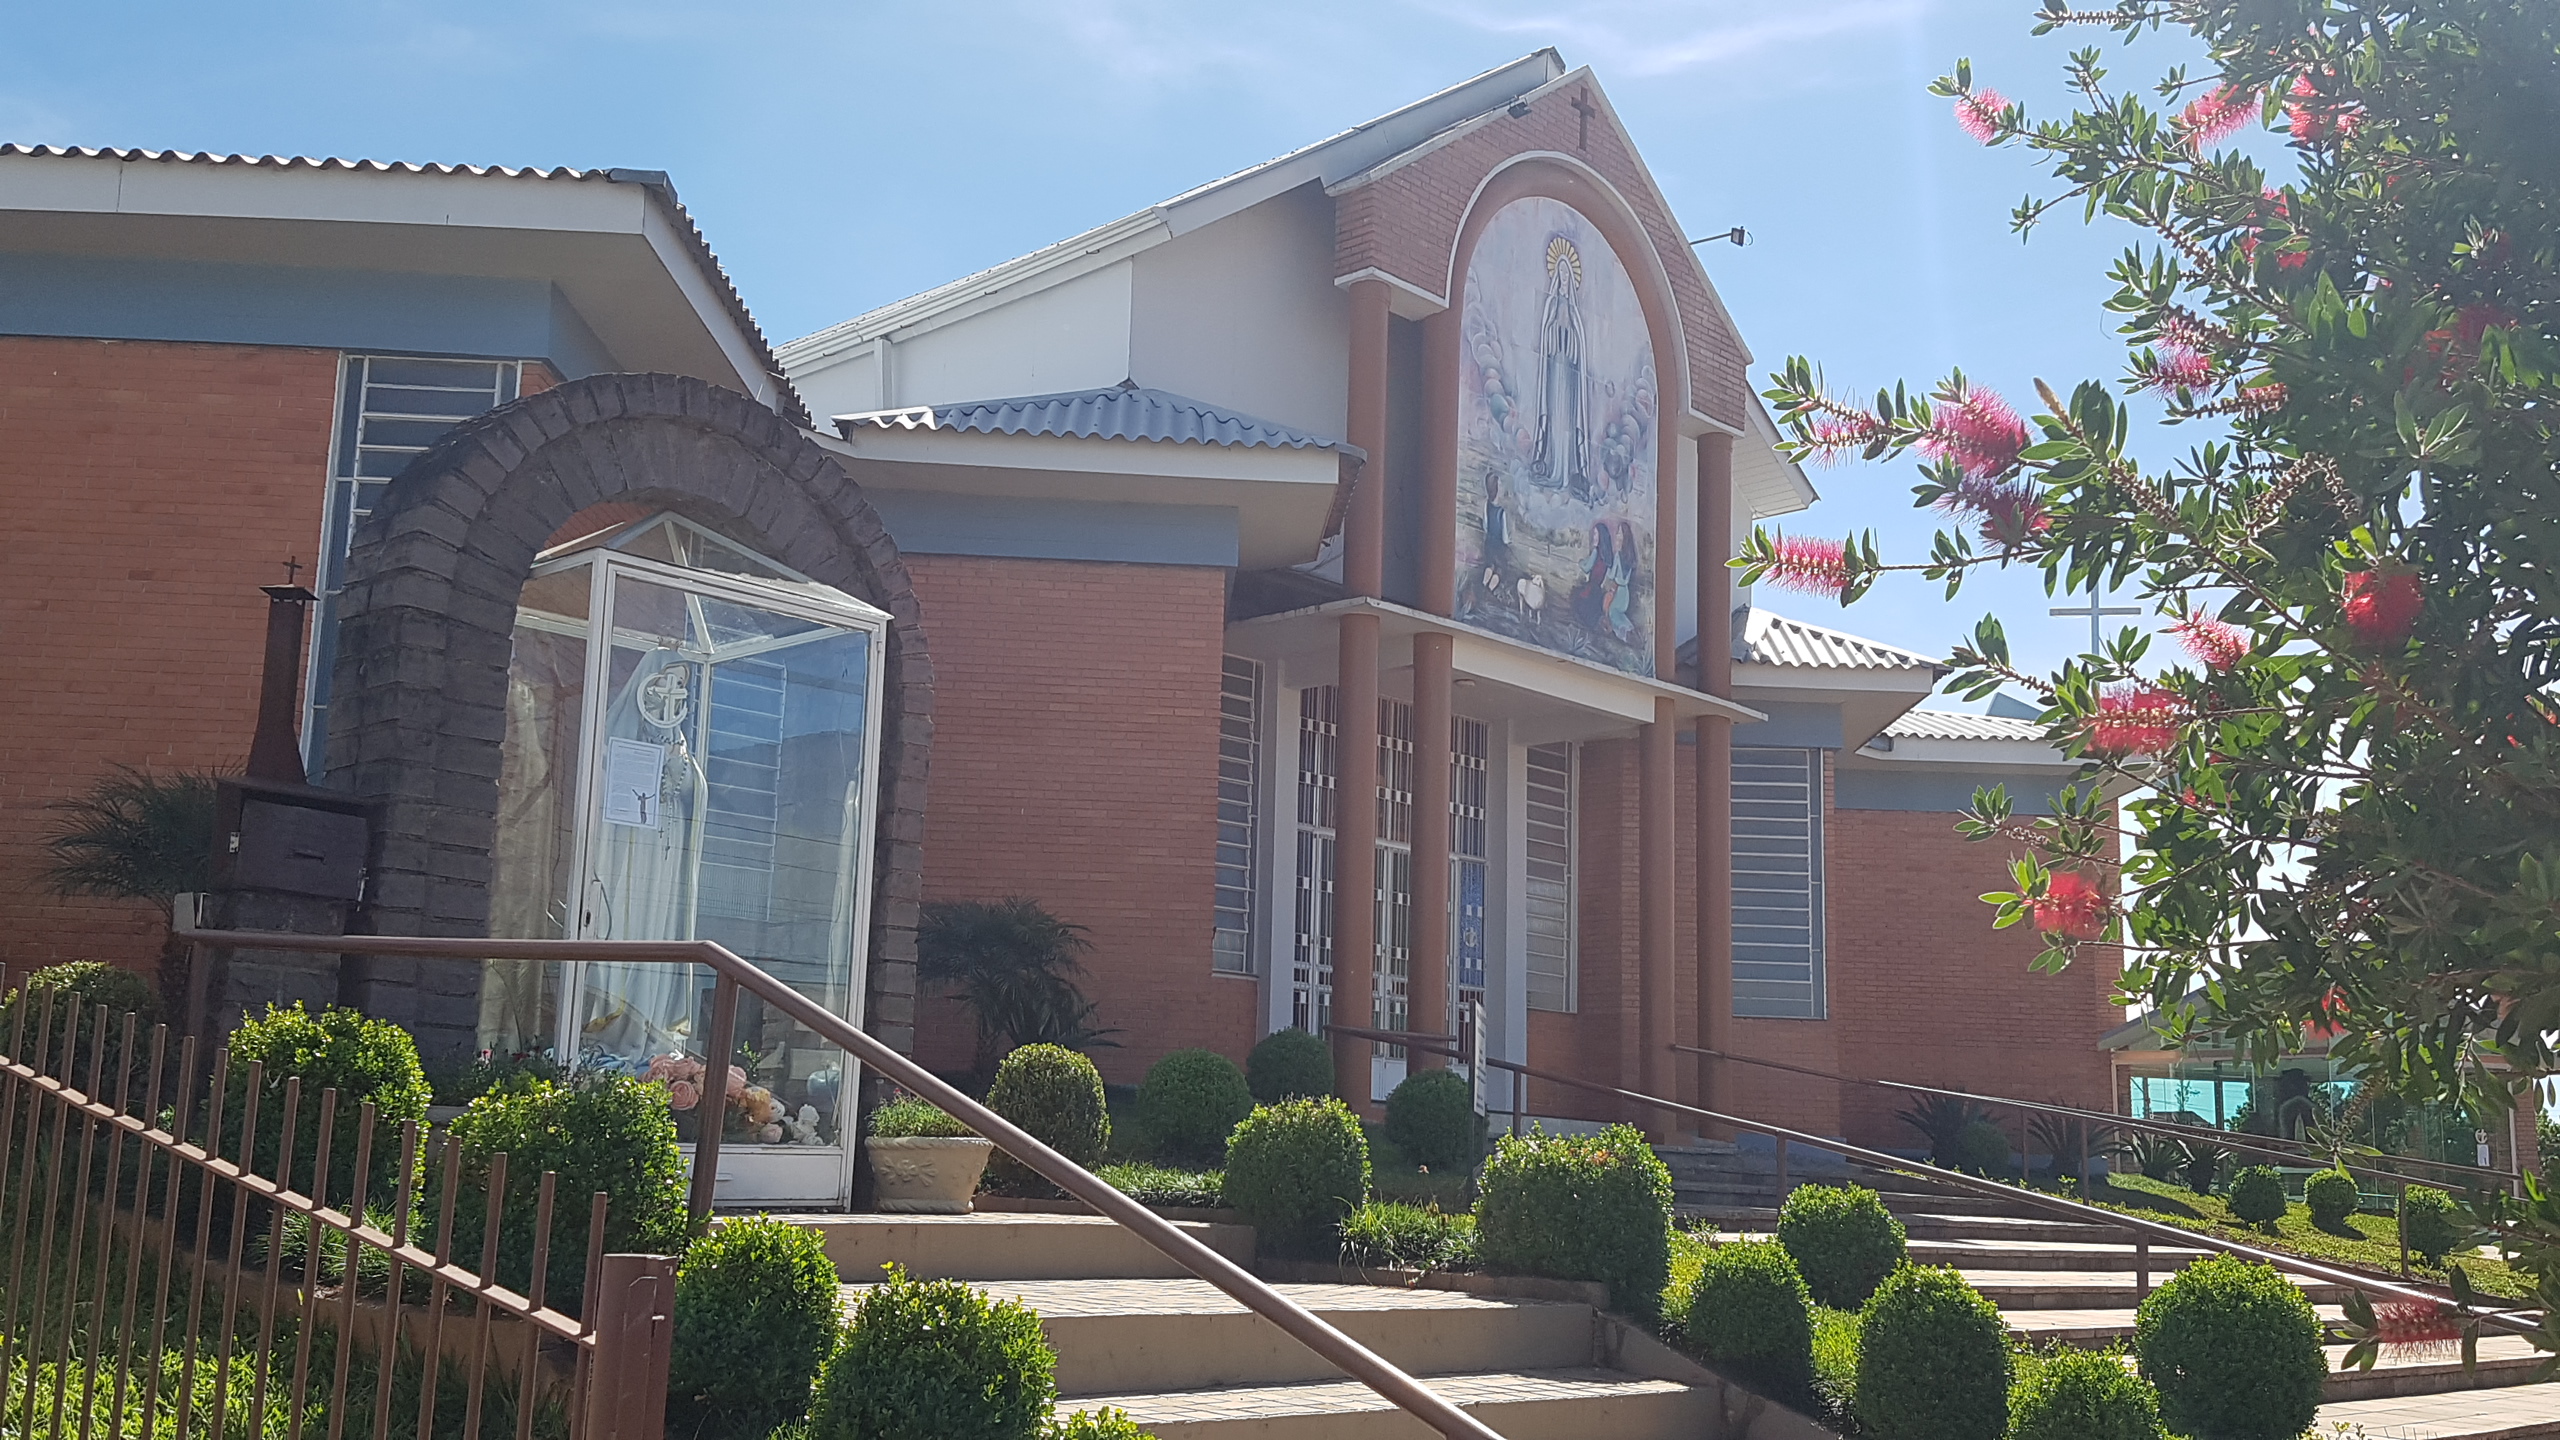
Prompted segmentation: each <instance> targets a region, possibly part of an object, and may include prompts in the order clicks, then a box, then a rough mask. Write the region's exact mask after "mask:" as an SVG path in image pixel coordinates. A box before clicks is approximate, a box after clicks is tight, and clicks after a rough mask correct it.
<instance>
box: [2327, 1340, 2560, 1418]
mask: <svg viewBox="0 0 2560 1440" xmlns="http://www.w3.org/2000/svg"><path fill="white" fill-rule="evenodd" d="M2346 1354H2347V1347H2346V1346H2344V1345H2332V1346H2330V1347H2329V1383H2328V1385H2327V1386H2326V1387H2325V1388H2324V1389H2323V1390H2322V1391H2321V1393H2322V1394H2323V1395H2324V1396H2325V1397H2327V1398H2328V1399H2329V1400H2330V1401H2333V1402H2334V1401H2342V1400H2379V1399H2392V1398H2405V1397H2409V1396H2416V1395H2444V1394H2450V1393H2453V1392H2455V1391H2463V1390H2496V1389H2502V1388H2506V1387H2510V1386H2520V1385H2524V1384H2526V1383H2527V1381H2529V1380H2530V1379H2531V1378H2532V1375H2533V1372H2534V1371H2536V1370H2538V1369H2540V1368H2541V1367H2542V1362H2543V1361H2544V1360H2545V1359H2547V1358H2548V1357H2547V1356H2545V1355H2544V1354H2543V1352H2541V1351H2539V1350H2536V1349H2534V1348H2533V1342H2532V1341H2531V1340H2528V1339H2526V1338H2525V1337H2524V1336H2522V1335H2484V1336H2482V1337H2480V1355H2479V1364H2478V1365H2476V1366H2474V1367H2473V1368H2472V1369H2471V1370H2469V1371H2468V1372H2466V1371H2465V1370H2464V1369H2463V1368H2462V1356H2461V1353H2460V1352H2459V1351H2452V1352H2448V1353H2444V1354H2414V1355H2413V1354H2408V1353H2405V1352H2404V1353H2401V1354H2393V1353H2391V1352H2390V1351H2384V1352H2383V1354H2382V1358H2381V1359H2379V1360H2377V1361H2375V1362H2374V1366H2373V1368H2372V1369H2370V1370H2342V1369H2340V1368H2339V1363H2340V1362H2341V1361H2343V1360H2344V1359H2345V1358H2346ZM2533 1388H2534V1389H2535V1390H2537V1391H2540V1392H2542V1393H2541V1396H2540V1398H2541V1399H2542V1400H2543V1402H2544V1403H2545V1404H2547V1405H2549V1406H2550V1407H2551V1414H2552V1415H2553V1416H2554V1417H2555V1418H2560V1385H2550V1384H2544V1385H2536V1386H2534V1387H2533Z"/></svg>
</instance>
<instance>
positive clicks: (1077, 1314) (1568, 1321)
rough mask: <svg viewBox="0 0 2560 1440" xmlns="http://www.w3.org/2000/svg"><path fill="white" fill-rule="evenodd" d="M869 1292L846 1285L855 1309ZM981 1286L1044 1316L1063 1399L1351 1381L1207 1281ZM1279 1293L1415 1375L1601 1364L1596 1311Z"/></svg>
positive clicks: (1328, 1288) (1339, 1290)
mask: <svg viewBox="0 0 2560 1440" xmlns="http://www.w3.org/2000/svg"><path fill="white" fill-rule="evenodd" d="M866 1288H867V1287H864V1286H859V1285H848V1286H846V1287H845V1290H846V1303H847V1306H848V1308H850V1306H851V1305H852V1304H853V1303H854V1302H855V1300H856V1299H858V1297H859V1296H860V1294H861V1292H862V1291H863V1290H864V1289H866ZM979 1288H981V1289H983V1290H985V1291H987V1292H988V1293H989V1294H991V1295H995V1296H998V1297H1000V1298H1005V1299H1012V1300H1019V1301H1021V1302H1022V1303H1023V1304H1025V1305H1028V1306H1030V1307H1031V1308H1032V1309H1033V1310H1035V1311H1037V1312H1039V1315H1040V1326H1041V1329H1042V1330H1044V1331H1045V1332H1047V1334H1048V1336H1049V1343H1050V1344H1051V1345H1052V1346H1054V1347H1056V1349H1057V1352H1058V1393H1059V1394H1060V1395H1063V1396H1070V1397H1076V1396H1095V1395H1123V1394H1130V1393H1134V1392H1137V1391H1140V1390H1148V1391H1155V1392H1175V1391H1191V1390H1210V1389H1219V1388H1227V1387H1234V1386H1264V1387H1267V1386H1274V1385H1292V1384H1304V1383H1309V1382H1314V1381H1325V1380H1338V1379H1340V1378H1341V1372H1340V1371H1338V1370H1336V1369H1334V1368H1333V1366H1331V1365H1329V1364H1327V1363H1326V1362H1325V1361H1323V1360H1321V1359H1319V1358H1317V1356H1316V1355H1315V1353H1314V1352H1313V1351H1311V1350H1309V1349H1307V1348H1306V1347H1305V1346H1304V1345H1301V1344H1299V1343H1298V1342H1297V1341H1295V1340H1293V1339H1291V1338H1289V1337H1288V1336H1287V1335H1285V1334H1283V1333H1282V1332H1281V1330H1280V1328H1279V1327H1278V1326H1276V1325H1274V1324H1272V1323H1271V1322H1270V1321H1268V1320H1265V1319H1263V1318H1262V1317H1261V1316H1259V1315H1256V1314H1254V1313H1253V1312H1252V1311H1250V1310H1247V1309H1246V1308H1245V1307H1244V1306H1242V1305H1241V1304H1238V1303H1237V1302H1235V1301H1233V1300H1230V1299H1228V1298H1227V1297H1226V1296H1225V1295H1224V1294H1222V1293H1221V1292H1219V1291H1218V1290H1217V1289H1215V1288H1214V1287H1212V1286H1210V1285H1209V1284H1208V1283H1207V1282H1205V1281H1201V1280H995V1281H987V1282H983V1283H981V1284H980V1286H979ZM1274 1288H1276V1289H1278V1290H1279V1291H1280V1293H1281V1294H1283V1295H1286V1296H1288V1297H1289V1298H1290V1299H1292V1300H1295V1301H1296V1302H1298V1303H1299V1304H1301V1305H1303V1306H1305V1307H1306V1308H1308V1309H1309V1310H1312V1311H1314V1312H1315V1313H1317V1314H1318V1315H1321V1316H1323V1317H1324V1318H1325V1319H1326V1320H1328V1321H1330V1322H1332V1324H1333V1325H1335V1326H1336V1327H1337V1328H1339V1329H1340V1330H1342V1332H1343V1333H1345V1334H1347V1335H1349V1336H1350V1337H1351V1338H1353V1339H1355V1340H1357V1341H1359V1342H1360V1343H1361V1344H1363V1345H1366V1346H1368V1347H1369V1348H1370V1349H1372V1350H1374V1351H1376V1352H1378V1354H1380V1355H1382V1356H1384V1357H1385V1358H1386V1359H1388V1360H1390V1361H1392V1362H1394V1363H1395V1364H1396V1365H1397V1366H1399V1367H1400V1368H1402V1369H1403V1370H1404V1371H1405V1372H1406V1373H1407V1374H1412V1375H1450V1374H1462V1373H1469V1372H1478V1371H1487V1370H1501V1371H1546V1370H1564V1369H1572V1368H1575V1367H1578V1366H1585V1365H1589V1364H1590V1363H1591V1359H1592V1354H1593V1350H1592V1345H1593V1323H1594V1317H1593V1315H1592V1311H1591V1307H1590V1306H1588V1305H1577V1304H1571V1303H1566V1302H1561V1301H1538V1300H1510V1299H1488V1298H1485V1297H1482V1296H1476V1295H1467V1294H1461V1293H1459V1292H1456V1291H1450V1290H1420V1289H1415V1290H1403V1289H1391V1288H1383V1287H1379V1286H1372V1285H1279V1286H1276V1287H1274ZM1114 1403H1117V1402H1114Z"/></svg>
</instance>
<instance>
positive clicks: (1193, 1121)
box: [1138, 1050, 1253, 1165]
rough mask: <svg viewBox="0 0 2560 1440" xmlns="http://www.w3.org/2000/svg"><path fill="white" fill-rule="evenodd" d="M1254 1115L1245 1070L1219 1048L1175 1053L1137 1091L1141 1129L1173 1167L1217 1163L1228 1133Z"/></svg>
mask: <svg viewBox="0 0 2560 1440" xmlns="http://www.w3.org/2000/svg"><path fill="white" fill-rule="evenodd" d="M1252 1113H1253V1092H1252V1091H1251V1090H1248V1089H1246V1088H1245V1083H1244V1072H1243V1071H1242V1070H1239V1069H1237V1068H1236V1062H1234V1061H1233V1060H1230V1059H1228V1058H1227V1057H1226V1056H1224V1055H1221V1054H1219V1053H1218V1052H1217V1051H1215V1050H1176V1051H1174V1052H1173V1053H1172V1054H1170V1055H1167V1056H1166V1057H1164V1058H1163V1059H1161V1060H1159V1061H1157V1062H1156V1063H1155V1064H1154V1065H1152V1066H1150V1067H1148V1069H1147V1079H1146V1083H1144V1084H1142V1085H1140V1086H1139V1087H1138V1128H1139V1130H1140V1131H1141V1132H1142V1133H1143V1134H1144V1135H1145V1136H1146V1140H1147V1144H1148V1146H1149V1147H1150V1148H1151V1149H1153V1150H1154V1151H1155V1158H1156V1159H1158V1160H1162V1161H1167V1162H1170V1163H1175V1164H1186V1165H1201V1164H1209V1165H1214V1164H1216V1163H1217V1161H1218V1157H1219V1156H1221V1155H1223V1154H1225V1153H1226V1150H1227V1133H1228V1132H1229V1131H1231V1130H1233V1129H1235V1128H1236V1122H1237V1121H1239V1120H1242V1119H1243V1118H1244V1117H1246V1116H1247V1115H1250V1114H1252Z"/></svg>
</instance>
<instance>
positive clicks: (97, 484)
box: [0, 338, 338, 977]
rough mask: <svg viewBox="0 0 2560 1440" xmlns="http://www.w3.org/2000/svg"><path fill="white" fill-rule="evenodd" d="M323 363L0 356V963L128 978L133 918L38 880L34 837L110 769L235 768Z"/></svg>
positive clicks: (331, 380) (80, 350) (85, 348)
mask: <svg viewBox="0 0 2560 1440" xmlns="http://www.w3.org/2000/svg"><path fill="white" fill-rule="evenodd" d="M337 378H338V357H337V355H336V354H335V353H334V352H331V351H325V350H292V349H276V348H264V347H247V346H232V345H181V344H161V343H143V342H130V341H112V340H59V339H29V338H7V339H0V493H5V494H6V495H7V496H8V504H9V509H10V525H9V532H10V542H9V563H8V564H6V565H0V636H5V637H6V644H7V653H8V655H9V659H10V671H11V675H10V680H11V683H10V687H9V688H10V701H9V704H8V706H7V707H6V711H5V718H0V914H5V916H6V917H7V918H6V923H0V963H5V965H6V966H7V969H8V971H9V973H10V974H11V975H12V976H13V977H14V976H16V975H19V974H23V973H24V972H25V971H27V970H29V969H33V968H35V967H37V966H42V965H50V964H55V963H57V962H60V961H64V960H90V959H96V960H111V961H115V962H117V963H119V964H125V965H132V966H148V965H149V964H151V963H152V962H153V961H154V960H155V958H156V957H157V955H158V953H159V948H160V936H161V934H162V929H161V924H160V919H159V916H158V914H157V913H156V912H155V911H153V910H152V909H151V907H149V906H147V905H142V904H139V903H128V902H117V901H105V900H65V899H60V898H57V897H55V896H53V895H51V894H49V893H48V892H47V891H46V890H45V888H44V886H43V884H42V883H41V881H40V880H39V879H38V875H39V873H40V871H41V869H42V866H43V864H44V855H43V840H44V837H45V835H46V834H47V833H48V832H49V831H50V830H51V829H52V827H53V823H54V817H53V816H51V815H48V814H47V813H46V811H45V806H46V805H47V804H48V803H50V802H52V801H54V800H57V799H61V798H63V797H65V796H69V795H74V794H77V793H79V792H81V791H83V790H85V789H87V788H88V786H89V784H90V783H91V782H92V781H93V780H95V779H96V778H97V777H99V776H100V775H102V774H104V773H106V771H107V769H108V767H110V766H112V765H116V764H125V765H132V766H137V767H148V768H150V769H153V770H158V771H163V772H166V771H173V770H180V769H189V770H205V769H236V768H237V767H238V766H239V765H240V764H241V763H242V762H243V761H244V760H246V759H247V757H248V753H249V737H250V734H251V732H252V730H253V729H254V728H255V726H256V721H257V698H258V671H259V660H260V657H261V654H262V652H263V650H264V648H265V638H266V608H267V602H266V599H265V598H264V597H263V596H261V595H259V594H258V591H257V587H258V586H260V585H266V584H273V583H275V582H276V581H278V580H281V579H282V578H284V571H283V564H284V560H285V558H286V557H287V556H289V555H291V556H298V557H300V558H301V560H302V561H303V563H304V566H305V569H304V570H303V572H302V573H303V574H304V575H305V576H306V577H307V576H309V575H310V573H311V572H310V570H309V568H308V567H309V565H310V562H311V558H312V555H313V552H314V551H316V550H317V549H318V547H319V543H320V522H321V511H322V506H323V505H324V503H325V499H326V496H327V482H328V466H329V427H330V418H331V410H332V407H333V405H334V404H335V400H336V394H337Z"/></svg>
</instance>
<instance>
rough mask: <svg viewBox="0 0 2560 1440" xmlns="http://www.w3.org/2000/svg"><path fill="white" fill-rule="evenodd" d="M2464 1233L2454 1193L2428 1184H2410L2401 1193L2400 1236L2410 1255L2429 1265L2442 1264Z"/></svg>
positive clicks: (2460, 1241)
mask: <svg viewBox="0 0 2560 1440" xmlns="http://www.w3.org/2000/svg"><path fill="white" fill-rule="evenodd" d="M2462 1236H2463V1225H2462V1222H2461V1221H2459V1220H2458V1219H2456V1218H2455V1216H2454V1212H2453V1197H2452V1196H2450V1195H2448V1194H2446V1193H2445V1192H2443V1191H2442V1190H2438V1189H2436V1188H2434V1187H2433V1186H2429V1185H2411V1186H2409V1187H2407V1188H2406V1189H2404V1190H2402V1191H2401V1192H2400V1239H2401V1240H2402V1242H2403V1243H2405V1244H2407V1245H2408V1247H2409V1253H2410V1254H2412V1255H2416V1256H2419V1257H2421V1258H2423V1259H2424V1260H2425V1261H2426V1262H2427V1263H2428V1264H2430V1265H2442V1264H2443V1263H2444V1257H2445V1255H2446V1254H2447V1253H2448V1252H2450V1251H2451V1250H2452V1249H2453V1247H2455V1246H2456V1245H2459V1244H2461V1243H2462Z"/></svg>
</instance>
